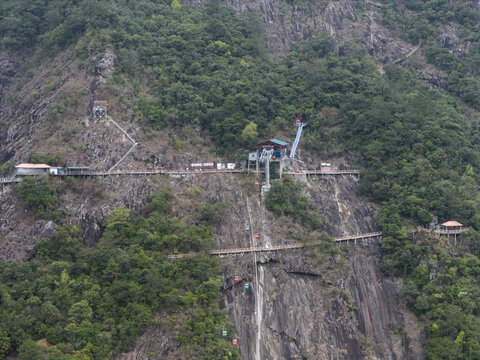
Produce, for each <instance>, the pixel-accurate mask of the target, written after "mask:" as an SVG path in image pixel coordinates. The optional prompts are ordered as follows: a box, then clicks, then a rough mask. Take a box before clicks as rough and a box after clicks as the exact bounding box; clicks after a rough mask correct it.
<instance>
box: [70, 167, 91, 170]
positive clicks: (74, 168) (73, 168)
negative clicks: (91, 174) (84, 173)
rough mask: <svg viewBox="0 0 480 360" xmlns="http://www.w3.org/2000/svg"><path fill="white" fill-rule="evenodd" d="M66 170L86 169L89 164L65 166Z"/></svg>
mask: <svg viewBox="0 0 480 360" xmlns="http://www.w3.org/2000/svg"><path fill="white" fill-rule="evenodd" d="M67 169H68V170H88V169H90V166H69V167H67Z"/></svg>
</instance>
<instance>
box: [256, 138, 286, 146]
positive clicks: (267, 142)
mask: <svg viewBox="0 0 480 360" xmlns="http://www.w3.org/2000/svg"><path fill="white" fill-rule="evenodd" d="M275 145H278V146H282V147H284V146H287V145H288V143H287V142H285V141H282V140H278V139H269V140H265V141H262V142H261V143H259V144H258V145H257V147H259V146H275Z"/></svg>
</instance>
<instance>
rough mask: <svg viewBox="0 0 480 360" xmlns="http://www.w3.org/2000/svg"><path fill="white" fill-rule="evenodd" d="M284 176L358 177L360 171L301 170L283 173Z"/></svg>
mask: <svg viewBox="0 0 480 360" xmlns="http://www.w3.org/2000/svg"><path fill="white" fill-rule="evenodd" d="M284 174H290V175H301V174H305V175H321V176H328V175H331V176H334V175H356V176H359V175H360V170H333V171H322V170H302V171H284Z"/></svg>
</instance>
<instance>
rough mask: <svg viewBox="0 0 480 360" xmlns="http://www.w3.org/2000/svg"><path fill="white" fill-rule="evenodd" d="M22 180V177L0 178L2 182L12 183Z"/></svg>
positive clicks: (0, 182)
mask: <svg viewBox="0 0 480 360" xmlns="http://www.w3.org/2000/svg"><path fill="white" fill-rule="evenodd" d="M19 182H22V178H19V177H13V178H0V184H10V183H19Z"/></svg>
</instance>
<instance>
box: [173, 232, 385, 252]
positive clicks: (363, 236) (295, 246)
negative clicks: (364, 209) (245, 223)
mask: <svg viewBox="0 0 480 360" xmlns="http://www.w3.org/2000/svg"><path fill="white" fill-rule="evenodd" d="M381 236H382V233H381V232H374V233H367V234H358V235H347V236H341V237H336V238H334V240H335V241H336V242H337V243H342V242H348V241H352V240H353V241H355V240H363V239H372V238H379V237H381ZM321 243H322V241H321V240H320V241H315V242H312V243H307V244H303V243H292V244H287V245H277V246H271V247H250V248H235V249H218V250H210V251H209V252H208V253H209V254H210V255H219V256H222V255H236V254H246V253H254V252H272V251H283V250H293V249H301V248H304V247H310V246H316V245H319V244H321ZM199 254H200V253H197V252H192V253H186V254H174V255H170V256H169V258H171V259H180V258H185V257H193V256H197V255H199Z"/></svg>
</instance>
